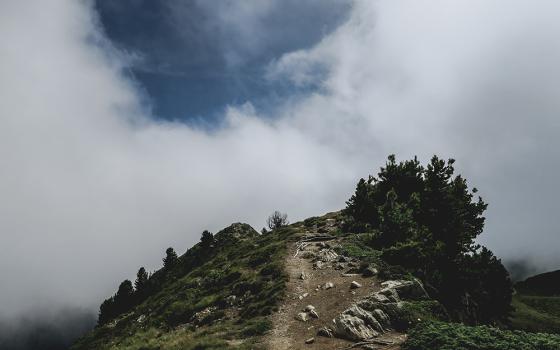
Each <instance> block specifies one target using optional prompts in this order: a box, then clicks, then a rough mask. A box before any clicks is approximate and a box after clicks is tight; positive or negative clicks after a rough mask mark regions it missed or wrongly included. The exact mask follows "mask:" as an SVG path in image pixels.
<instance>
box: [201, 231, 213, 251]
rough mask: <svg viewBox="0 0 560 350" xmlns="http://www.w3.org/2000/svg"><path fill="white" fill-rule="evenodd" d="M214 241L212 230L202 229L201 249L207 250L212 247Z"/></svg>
mask: <svg viewBox="0 0 560 350" xmlns="http://www.w3.org/2000/svg"><path fill="white" fill-rule="evenodd" d="M215 243H216V240H215V238H214V235H213V234H212V232H210V231H208V230H204V232H202V236H201V237H200V246H201V247H202V249H204V250H208V249H210V248H212V247H213V246H214V244H215Z"/></svg>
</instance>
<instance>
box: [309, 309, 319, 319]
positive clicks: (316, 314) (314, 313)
mask: <svg viewBox="0 0 560 350" xmlns="http://www.w3.org/2000/svg"><path fill="white" fill-rule="evenodd" d="M308 314H309V316H311V317H313V318H319V314H318V313H317V311H315V310H311V311H309V312H308Z"/></svg>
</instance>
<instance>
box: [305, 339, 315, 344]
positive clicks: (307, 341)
mask: <svg viewBox="0 0 560 350" xmlns="http://www.w3.org/2000/svg"><path fill="white" fill-rule="evenodd" d="M314 342H315V338H309V339H307V340H306V341H305V344H313V343H314Z"/></svg>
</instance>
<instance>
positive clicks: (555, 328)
mask: <svg viewBox="0 0 560 350" xmlns="http://www.w3.org/2000/svg"><path fill="white" fill-rule="evenodd" d="M512 305H513V307H514V309H515V311H514V312H513V315H512V317H511V324H512V327H513V328H514V329H519V330H524V331H529V332H546V333H560V297H541V296H525V295H515V296H514V297H513V302H512Z"/></svg>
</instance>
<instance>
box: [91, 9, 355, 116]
mask: <svg viewBox="0 0 560 350" xmlns="http://www.w3.org/2000/svg"><path fill="white" fill-rule="evenodd" d="M96 8H97V9H98V10H99V13H100V19H101V22H102V24H103V26H104V28H105V30H106V33H107V35H108V37H109V39H111V40H112V41H113V42H114V43H116V44H117V45H118V46H119V47H121V48H122V49H124V50H126V51H127V52H129V53H130V54H132V55H133V56H134V63H133V65H132V67H131V68H132V73H133V75H134V76H135V78H136V79H138V80H139V82H140V83H141V84H142V85H143V87H144V88H146V89H147V92H148V93H149V95H150V96H151V98H152V103H153V105H154V107H155V115H156V116H157V117H159V118H167V119H183V120H189V121H191V122H192V121H193V119H194V120H197V118H198V119H199V120H198V122H201V121H202V122H205V123H208V124H215V123H217V122H219V120H220V118H221V117H222V116H223V110H224V107H225V106H226V105H227V104H238V103H244V102H246V101H248V100H250V101H251V102H252V103H253V104H257V105H260V106H265V105H266V104H268V103H270V102H272V101H278V99H279V98H281V97H282V96H286V94H288V93H289V92H288V91H285V90H283V89H282V87H281V86H275V85H274V84H271V83H270V81H267V80H266V79H263V67H264V66H265V65H266V63H268V62H269V61H270V60H272V59H273V58H275V57H278V56H280V55H282V54H283V53H286V52H290V51H293V50H297V49H301V48H306V47H309V46H311V45H313V44H315V43H316V42H318V41H319V40H320V39H321V38H322V37H324V36H325V35H327V34H329V33H330V32H331V31H332V30H333V29H334V28H336V27H337V26H338V25H339V24H340V23H342V22H343V21H344V19H345V18H346V16H347V14H348V10H349V9H350V3H349V2H347V1H333V0H328V1H325V0H322V1H318V0H313V1H306V2H301V1H295V0H289V1H276V0H274V1H270V0H265V1H262V0H261V1H243V2H238V1H229V0H228V1H178V0H173V1H165V2H160V1H148V0H125V1H111V0H97V1H96ZM199 117H204V119H203V120H200V118H199Z"/></svg>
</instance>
